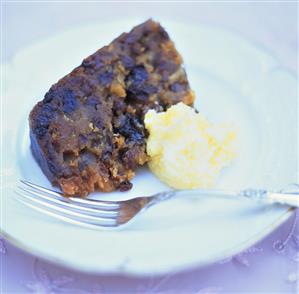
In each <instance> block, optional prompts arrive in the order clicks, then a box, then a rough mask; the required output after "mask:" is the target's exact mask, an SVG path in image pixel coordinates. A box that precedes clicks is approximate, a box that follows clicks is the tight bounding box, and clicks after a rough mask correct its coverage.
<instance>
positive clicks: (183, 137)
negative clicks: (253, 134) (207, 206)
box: [144, 103, 236, 189]
mask: <svg viewBox="0 0 299 294" xmlns="http://www.w3.org/2000/svg"><path fill="white" fill-rule="evenodd" d="M144 123H145V126H146V128H147V130H148V132H149V137H148V140H147V154H148V155H149V156H150V161H149V163H148V165H149V168H150V169H151V171H152V172H153V173H154V174H155V175H156V176H157V177H158V178H159V179H160V180H161V181H163V182H165V183H166V184H168V185H169V186H171V187H173V188H176V189H195V188H210V187H212V186H213V184H214V182H215V180H216V179H217V177H218V176H219V174H220V172H221V170H222V169H223V168H224V167H225V166H227V165H229V164H230V163H231V161H232V160H233V158H235V156H236V152H235V141H236V132H235V131H234V129H233V128H232V127H231V126H229V125H225V124H212V123H210V122H209V121H208V120H207V119H206V118H204V117H203V115H202V114H200V113H196V112H195V110H194V109H193V108H192V107H189V106H187V105H185V104H184V103H178V104H176V105H174V106H171V107H170V108H169V109H168V110H167V111H166V112H160V113H157V112H156V111H154V110H149V111H148V112H147V113H146V115H145V119H144Z"/></svg>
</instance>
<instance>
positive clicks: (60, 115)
mask: <svg viewBox="0 0 299 294" xmlns="http://www.w3.org/2000/svg"><path fill="white" fill-rule="evenodd" d="M193 100H194V95H193V93H192V91H191V90H190V86H189V83H188V80H187V76H186V73H185V70H184V69H183V67H182V58H181V56H180V55H179V53H178V52H177V50H176V49H175V47H174V44H173V42H172V41H171V40H170V39H169V36H168V34H167V33H166V31H165V30H164V29H163V28H162V27H161V26H160V25H159V24H158V23H156V22H154V21H152V20H148V21H146V22H145V23H143V24H141V25H139V26H137V27H135V28H133V29H132V31H131V32H129V33H123V34H122V35H120V36H119V37H118V38H117V39H115V40H114V41H112V42H111V43H110V44H109V45H108V46H105V47H103V48H101V49H99V50H98V51H97V52H95V53H94V54H93V55H91V56H89V57H87V58H86V59H84V60H83V62H82V64H81V65H80V66H78V67H77V68H75V69H74V70H73V71H72V72H71V73H69V74H68V75H66V76H65V77H63V78H62V79H61V80H59V81H58V82H57V83H56V84H54V85H53V86H52V87H51V88H50V90H49V91H48V92H47V93H46V95H45V97H44V99H43V100H42V101H40V102H38V103H37V105H36V106H35V107H34V108H33V110H32V111H31V113H30V138H31V149H32V153H33V155H34V157H35V159H36V160H37V162H38V163H39V165H40V167H41V168H42V170H43V172H44V173H45V174H46V175H47V177H48V178H49V179H50V180H51V182H52V183H53V184H54V185H57V186H59V187H60V188H61V189H62V191H63V193H64V194H65V195H66V196H86V195H88V194H89V193H91V192H93V191H94V190H100V191H113V190H115V189H120V190H121V191H125V190H128V189H130V188H131V187H132V184H131V182H130V180H131V179H132V177H133V176H134V171H135V169H136V168H137V167H138V166H140V165H143V164H144V163H145V162H147V161H148V159H149V158H148V155H147V154H146V138H147V132H146V129H145V127H144V122H143V121H144V115H145V113H146V112H147V111H148V110H149V109H154V110H155V111H158V112H159V111H165V110H166V109H167V108H169V107H170V106H171V105H173V104H176V103H178V102H184V103H185V104H188V105H192V103H193Z"/></svg>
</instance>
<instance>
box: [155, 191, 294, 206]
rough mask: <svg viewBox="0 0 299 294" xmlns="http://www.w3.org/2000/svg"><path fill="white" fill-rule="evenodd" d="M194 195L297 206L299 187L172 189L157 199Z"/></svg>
mask: <svg viewBox="0 0 299 294" xmlns="http://www.w3.org/2000/svg"><path fill="white" fill-rule="evenodd" d="M182 195H186V196H194V197H221V198H231V199H238V198H247V199H251V200H254V201H257V202H264V203H279V204H283V205H289V206H291V207H299V189H297V190H295V191H292V192H287V191H286V192H284V191H268V190H264V189H245V190H241V191H233V190H213V189H206V190H205V189H195V190H173V191H169V192H165V193H161V195H159V198H160V199H159V201H162V200H166V199H170V198H174V197H176V196H182Z"/></svg>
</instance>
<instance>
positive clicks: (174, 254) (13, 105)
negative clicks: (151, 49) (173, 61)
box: [1, 20, 297, 275]
mask: <svg viewBox="0 0 299 294" xmlns="http://www.w3.org/2000/svg"><path fill="white" fill-rule="evenodd" d="M139 22H140V20H131V21H122V22H113V23H106V24H102V23H101V24H95V25H91V26H87V27H82V28H76V29H73V30H70V31H66V32H63V33H61V34H59V35H57V36H54V37H52V38H49V39H47V40H44V41H42V42H40V43H37V44H34V45H32V46H30V47H28V48H26V49H24V50H22V51H21V52H19V54H17V56H15V58H14V60H13V62H12V63H11V64H6V65H4V66H3V73H4V83H3V104H4V105H3V106H4V111H3V122H4V125H3V146H1V150H2V152H3V153H2V155H3V162H2V165H3V169H2V172H3V176H4V177H3V187H2V198H1V200H2V213H1V215H2V227H1V230H2V232H3V234H4V236H6V237H7V238H9V239H10V240H11V241H13V242H14V243H15V244H17V245H18V246H20V247H22V248H25V249H26V250H28V251H30V252H32V253H33V254H36V255H38V256H40V257H43V258H45V259H48V260H51V261H53V262H57V263H60V264H63V265H66V266H69V267H72V268H76V269H78V270H83V271H89V272H98V273H100V272H101V273H125V274H134V275H146V274H160V273H166V272H174V271H178V270H183V269H186V268H190V267H194V266H199V265H203V264H207V263H211V262H214V261H217V260H220V259H222V258H226V257H228V256H229V255H232V254H235V253H238V252H239V251H241V250H243V249H245V248H246V247H248V246H250V245H252V244H253V243H254V242H256V241H258V240H259V239H260V238H262V237H263V236H265V235H266V234H267V233H269V232H270V231H271V230H273V229H274V228H275V227H276V226H277V225H279V224H280V223H281V222H282V221H284V220H285V219H286V218H287V217H288V216H289V215H290V214H291V211H290V210H288V208H287V207H283V206H267V207H266V206H262V205H257V204H255V203H252V202H249V201H228V200H215V199H202V200H196V201H195V200H186V199H183V200H175V201H172V202H168V203H164V204H161V205H160V206H158V207H154V208H152V209H151V210H149V211H148V212H147V213H145V214H144V215H142V216H141V217H140V218H139V219H138V221H137V222H135V223H134V224H132V225H131V226H129V227H127V228H126V229H124V230H119V231H100V230H98V231H96V230H89V229H83V228H79V227H75V226H73V225H69V224H65V223H62V222H60V221H56V220H54V219H51V218H49V217H45V216H43V215H42V214H40V213H38V212H35V211H33V210H30V209H29V208H27V207H24V206H22V204H19V203H18V202H17V201H16V200H15V198H14V192H13V189H14V187H15V183H16V181H17V180H18V179H22V178H23V179H28V180H31V181H33V182H36V183H39V184H42V185H45V186H49V182H48V181H47V179H46V178H45V176H44V175H43V174H42V172H41V170H40V169H39V167H38V165H37V164H36V163H35V161H34V159H33V157H32V155H31V153H30V149H29V138H28V114H29V111H30V110H31V108H32V107H33V105H34V104H35V103H36V102H37V101H39V100H41V99H42V97H43V95H44V93H45V92H46V91H47V90H48V89H49V87H50V86H51V84H53V83H54V82H56V81H57V80H58V79H59V78H61V77H62V76H64V75H65V74H67V73H68V72H69V71H70V70H71V69H72V68H74V67H75V66H77V65H78V64H80V62H81V61H82V59H83V58H84V57H86V56H88V55H89V54H91V53H93V52H94V51H96V50H97V49H98V48H100V47H102V46H103V45H105V44H108V43H109V42H110V41H111V40H112V39H113V38H115V37H116V36H118V35H119V34H120V33H121V32H123V31H128V30H130V29H131V27H132V26H134V25H136V24H137V23H139ZM163 25H164V26H165V28H166V29H167V31H168V32H169V34H170V35H171V37H172V38H173V40H174V41H175V43H176V46H177V48H178V50H179V51H180V52H181V54H182V56H183V57H184V60H185V64H186V69H187V73H188V76H189V79H190V82H191V86H192V88H193V89H194V90H195V92H196V94H197V102H196V104H197V106H198V108H199V109H200V110H201V111H202V113H204V114H205V115H206V116H207V117H208V118H209V119H210V120H212V121H229V122H232V123H234V124H235V125H236V126H237V127H238V129H239V145H240V147H239V158H238V159H237V160H236V161H235V162H234V164H233V165H232V166H231V167H230V168H228V169H226V170H225V171H224V172H223V174H222V175H221V177H220V179H219V182H218V183H217V186H218V187H222V188H225V187H226V188H239V187H266V188H281V187H285V186H286V185H287V184H288V183H291V182H295V181H296V164H297V162H296V160H297V154H296V136H297V133H296V99H297V96H296V90H297V81H296V79H295V78H294V76H293V75H292V74H290V73H289V72H288V71H286V70H285V69H283V68H282V67H281V66H280V64H279V62H278V61H277V60H276V59H275V58H273V57H271V56H270V55H269V54H267V53H265V52H264V51H262V50H260V49H259V48H257V47H256V46H254V45H251V44H249V43H248V42H247V41H246V40H244V39H242V38H241V37H239V36H236V35H233V34H231V33H229V32H227V31H224V30H221V29H217V28H211V27H206V26H189V25H185V24H179V23H172V22H166V21H165V22H163ZM133 182H134V188H133V189H132V191H130V192H128V193H112V194H100V193H98V194H96V195H93V196H92V197H98V198H105V199H108V198H109V199H112V198H113V199H122V198H129V197H132V196H137V195H150V194H151V193H154V192H157V191H159V190H162V189H167V187H166V186H165V185H163V184H162V183H161V182H159V180H158V179H156V178H155V177H154V176H153V175H152V174H151V173H150V172H149V171H148V170H146V168H144V169H141V170H140V171H139V172H138V173H137V176H136V178H135V179H134V181H133Z"/></svg>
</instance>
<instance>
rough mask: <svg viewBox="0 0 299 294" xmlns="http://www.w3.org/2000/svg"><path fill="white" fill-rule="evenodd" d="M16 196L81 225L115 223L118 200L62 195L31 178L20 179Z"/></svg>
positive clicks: (101, 225) (48, 213)
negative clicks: (32, 181) (34, 182)
mask: <svg viewBox="0 0 299 294" xmlns="http://www.w3.org/2000/svg"><path fill="white" fill-rule="evenodd" d="M16 193H17V194H18V195H19V197H18V200H19V201H21V202H22V203H23V204H25V205H27V206H30V207H31V208H34V209H36V210H38V211H40V212H42V213H44V214H46V215H50V216H52V217H56V218H58V219H60V220H63V221H66V222H69V223H72V224H77V225H81V226H85V227H91V228H95V227H97V228H98V227H116V226H118V215H119V209H120V203H118V202H114V201H100V200H92V199H82V198H75V197H70V198H67V197H64V196H63V195H62V194H61V193H59V192H57V191H53V190H50V189H47V188H44V187H41V186H39V185H36V184H33V183H31V182H28V181H25V180H21V181H20V184H19V186H18V187H17V190H16Z"/></svg>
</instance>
